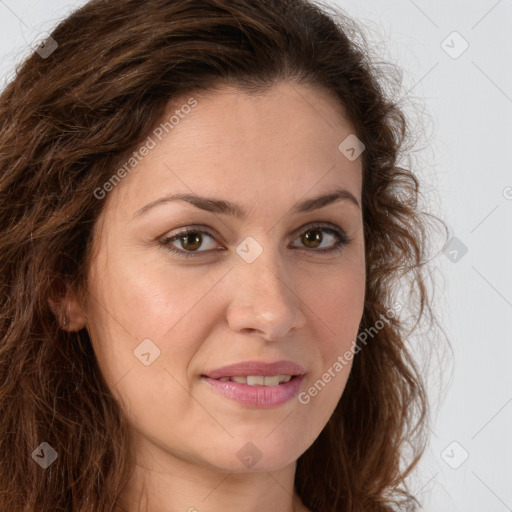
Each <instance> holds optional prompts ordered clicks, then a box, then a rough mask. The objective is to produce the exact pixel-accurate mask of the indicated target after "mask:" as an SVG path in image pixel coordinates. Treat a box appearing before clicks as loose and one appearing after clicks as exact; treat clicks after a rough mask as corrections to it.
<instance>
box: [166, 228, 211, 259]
mask: <svg viewBox="0 0 512 512" xmlns="http://www.w3.org/2000/svg"><path fill="white" fill-rule="evenodd" d="M208 239H210V242H209V244H208ZM160 243H161V244H162V245H163V246H164V247H165V248H166V249H167V250H168V251H170V252H173V253H177V254H179V255H181V256H195V254H197V255H200V254H201V253H202V252H207V251H208V250H211V249H220V247H219V244H216V243H215V239H214V237H213V235H211V234H210V233H208V232H207V231H203V230H199V229H190V228H188V229H184V230H182V231H181V232H179V233H176V234H175V235H173V236H170V237H166V238H164V239H163V240H162V241H161V242H160ZM205 246H206V247H205ZM200 248H201V249H200ZM199 249H200V250H199Z"/></svg>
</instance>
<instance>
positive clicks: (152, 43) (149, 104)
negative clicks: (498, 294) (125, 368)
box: [0, 0, 433, 512]
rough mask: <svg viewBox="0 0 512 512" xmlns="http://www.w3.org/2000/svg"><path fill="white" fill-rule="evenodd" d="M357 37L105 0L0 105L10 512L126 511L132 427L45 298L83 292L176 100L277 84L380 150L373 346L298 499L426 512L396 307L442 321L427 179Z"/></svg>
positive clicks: (374, 209) (205, 5)
mask: <svg viewBox="0 0 512 512" xmlns="http://www.w3.org/2000/svg"><path fill="white" fill-rule="evenodd" d="M357 35H358V29H357V25H356V24H355V22H353V21H352V20H351V19H350V18H348V17H346V16H344V15H343V14H342V12H341V11H339V10H338V11H337V12H336V13H334V14H330V13H329V12H328V8H327V7H325V6H324V7H321V6H319V5H314V4H313V3H311V2H308V1H306V0H291V1H287V0H145V1H144V2H141V1H140V0H92V1H91V2H89V3H88V4H86V5H85V6H84V7H82V8H80V9H79V10H77V11H76V12H74V13H73V14H72V15H70V16H69V17H68V18H67V19H65V20H64V21H62V22H61V23H60V24H59V25H58V26H57V27H56V28H55V30H54V31H53V32H52V33H51V37H52V39H53V40H54V41H56V43H57V44H58V47H56V48H55V45H54V44H53V45H52V44H47V45H46V47H45V48H46V50H45V51H36V52H34V53H33V54H32V55H31V56H30V57H29V58H27V59H26V61H25V62H24V63H23V64H22V65H21V66H20V67H19V69H18V70H17V74H16V76H15V77H14V79H13V80H12V81H11V82H10V83H9V84H8V85H7V87H6V88H5V90H4V91H3V93H2V94H1V96H0V226H1V233H0V283H1V284H0V286H1V293H0V303H1V309H0V340H1V341H0V413H1V415H0V510H2V511H8V512H41V511H43V512H57V511H66V512H90V511H91V510H94V511H98V512H110V511H112V509H113V508H114V505H115V501H116V498H117V497H118V496H119V494H120V492H121V490H122V488H123V486H124V484H125V483H126V482H127V480H128V478H129V475H130V472H131V470H132V469H133V463H134V461H133V459H132V456H131V455H130V448H129V447H130V442H131V439H130V434H129V428H128V423H127V421H126V419H125V418H124V416H123V414H122V413H121V410H120V407H119V405H118V402H117V401H116V400H115V399H114V398H113V396H112V394H111V393H110V391H109V389H108V387H107V385H106V383H105V381H104V379H103V378H102V375H101V373H100V371H99V368H98V365H97V363H96V360H95V355H94V352H93V350H92V347H91V343H90V339H89V336H88V333H87V331H86V329H82V330H81V331H79V332H65V331H63V330H62V329H60V328H59V321H58V319H57V318H56V316H55V315H54V314H53V312H52V310H51V308H50V307H49V302H50V300H54V301H58V300H59V298H62V297H63V295H64V294H65V293H66V290H68V289H69V288H72V289H76V290H82V291H83V293H85V291H84V286H85V276H86V273H87V268H88V264H89V256H90V251H89V249H90V246H91V229H92V227H93V225H94V223H95V220H96V219H97V217H98V215H99V213H100V211H101V209H102V207H103V204H104V201H102V200H101V199H98V198H97V194H94V191H95V190H98V188H101V187H102V186H103V185H104V184H105V183H106V182H107V181H108V180H109V179H110V178H111V177H112V175H113V173H114V171H115V170H116V169H118V166H119V165H120V163H121V162H122V158H124V157H125V155H126V154H127V153H129V152H130V151H133V150H134V148H136V147H137V145H138V144H140V142H141V141H142V140H144V138H145V137H147V134H148V133H150V131H151V130H152V129H153V128H154V127H155V126H156V124H157V122H158V121H159V120H160V119H161V118H162V116H163V115H164V113H165V112H166V109H167V108H168V105H169V104H170V102H172V101H174V100H175V99H177V98H181V97H187V95H188V96H190V95H191V94H192V93H194V92H200V91H207V90H211V89H212V88H214V87H216V86H218V85H222V84H234V85H237V86H239V87H241V88H243V89H244V90H246V91H254V92H262V91H264V90H266V89H267V88H269V87H271V86H272V85H273V84H275V83H276V81H278V80H288V81H290V83H292V82H294V83H303V84H308V85H314V86H317V87H321V88H323V89H325V90H327V91H329V92H330V93H331V95H332V97H333V98H335V99H336V100H338V101H339V102H340V103H341V104H342V105H343V107H344V108H345V111H346V114H347V116H348V118H349V120H350V121H351V123H352V124H353V126H354V127H355V130H356V134H357V137H358V138H359V139H360V140H361V141H363V143H364V145H365V151H364V152H363V154H362V156H361V158H362V159H363V220H364V234H365V246H366V261H367V283H366V304H365V308H364V315H363V319H362V322H361V326H360V332H363V331H364V332H366V331H367V330H368V329H371V328H372V327H373V328H374V331H376V332H372V337H371V341H369V342H368V343H367V345H365V346H364V347H362V349H361V350H360V351H359V352H358V353H357V354H356V356H355V357H354V362H353V367H352V371H351V374H350V377H349V380H348V382H347V385H346V388H345V391H344V393H343V396H342V398H341V400H340V402H339V404H338V406H337V408H336V410H335V412H334V414H333V415H332V417H331V418H330V420H329V422H328V424H327V425H326V427H325V428H324V430H323V431H322V433H321V434H320V436H319V437H318V438H317V440H316V441H315V442H314V444H313V445H312V446H311V447H310V448H309V449H308V450H307V451H306V452H305V453H304V454H303V455H302V456H301V457H300V458H299V460H298V465H297V472H296V477H295V484H296V489H297V492H298V494H299V495H300V497H301V499H302V500H303V502H304V504H305V505H306V506H307V507H308V508H310V509H311V510H312V511H314V512H334V511H338V512H339V511H346V512H355V511H363V510H364V511H365V512H373V511H376V512H377V511H378V512H384V511H390V510H394V509H395V508H396V507H397V506H400V507H404V506H405V504H406V503H409V504H410V506H411V507H412V508H414V503H415V501H416V500H415V499H414V498H413V497H412V496H411V495H410V493H409V492H408V491H407V486H406V481H405V478H406V476H407V475H408V474H409V472H410V471H411V469H412V468H413V467H414V466H415V465H416V463H417V461H418V458H419V456H420V455H421V453H422V450H423V448H424V444H425V439H426V437H425V435H424V434H425V425H426V418H427V410H428V408H427V400H426V394H425V389H424V385H423V383H422V378H421V375H420V373H419V371H418V370H417V368H416V366H415V364H414V361H413V359H412V357H411V355H410V353H409V349H408V346H407V339H408V338H407V337H408V335H409V334H410V333H409V331H408V330H407V328H406V325H405V323H404V319H401V318H400V316H395V317H393V318H389V314H387V312H389V310H390V308H391V307H392V305H393V297H394V293H395V291H396V287H397V285H398V284H399V281H401V283H403V282H405V281H408V282H409V283H410V285H411V289H413V290H414V291H415V293H416V297H417V300H414V301H410V302H409V303H408V304H407V306H406V307H404V309H405V313H406V314H407V315H408V316H409V317H410V318H416V320H417V323H418V322H419V320H420V318H422V316H423V317H424V316H425V315H424V313H425V311H426V310H427V309H428V310H429V311H431V306H430V304H429V297H428V293H427V288H426V286H425V263H426V262H427V261H428V259H427V257H426V255H427V253H426V248H427V245H428V244H427V242H428V236H427V234H428V231H427V227H428V223H427V220H428V219H427V217H428V218H429V219H430V218H432V217H433V216H430V215H428V214H427V213H425V212H423V211H421V209H420V207H419V201H418V199H419V197H420V195H419V194H420V190H419V180H418V178H417V176H415V174H413V172H412V170H411V169H408V168H404V167H401V166H399V165H398V161H399V156H400V154H401V152H402V151H403V150H404V147H405V146H404V144H405V142H406V141H407V136H408V133H409V123H408V121H407V118H406V116H405V114H404V112H403V110H402V108H401V107H400V105H399V104H398V102H396V101H393V100H391V99H390V98H389V97H388V96H387V94H386V92H385V88H384V85H383V83H384V81H383V79H384V80H388V79H389V80H391V75H388V76H384V72H382V71H379V68H378V67H377V66H376V65H375V63H373V62H372V61H371V59H370V58H369V55H370V53H369V51H368V50H369V48H367V47H366V46H365V40H364V38H358V39H357V41H358V42H357V43H356V38H357ZM50 42H51V41H50ZM389 71H390V68H386V73H388V72H389ZM340 142H341V141H340ZM383 315H384V316H386V318H387V320H386V321H385V322H382V320H381V319H382V318H383ZM379 321H380V322H381V324H383V325H382V327H380V328H379V329H375V325H376V324H377V322H379ZM42 442H47V443H48V444H49V445H50V446H51V447H53V448H54V449H55V451H56V452H57V454H58V463H54V464H52V465H50V466H49V467H48V468H47V469H46V470H42V469H41V467H40V466H39V465H38V464H36V463H35V458H34V455H33V453H34V450H36V449H37V448H38V447H39V446H40V445H41V443H42ZM406 452H407V460H404V454H405V453H406Z"/></svg>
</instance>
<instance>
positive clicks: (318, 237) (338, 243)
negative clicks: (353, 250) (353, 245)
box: [295, 224, 350, 254]
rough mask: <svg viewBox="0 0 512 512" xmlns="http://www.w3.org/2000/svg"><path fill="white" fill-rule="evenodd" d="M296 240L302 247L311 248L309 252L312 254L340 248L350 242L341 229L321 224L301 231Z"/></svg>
mask: <svg viewBox="0 0 512 512" xmlns="http://www.w3.org/2000/svg"><path fill="white" fill-rule="evenodd" d="M298 240H300V243H301V244H302V246H303V248H306V249H311V251H309V252H310V253H313V254H314V253H330V252H332V251H336V250H341V249H343V247H344V246H345V245H347V244H348V243H349V242H350V240H349V238H348V236H347V234H346V233H345V232H344V231H343V230H341V229H339V228H332V227H329V226H325V225H323V224H321V225H319V226H316V225H315V226H311V227H309V228H308V229H307V230H306V231H303V232H302V234H301V235H300V236H299V238H298ZM322 244H324V245H322ZM295 247H299V246H295Z"/></svg>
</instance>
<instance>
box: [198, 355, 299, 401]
mask: <svg viewBox="0 0 512 512" xmlns="http://www.w3.org/2000/svg"><path fill="white" fill-rule="evenodd" d="M305 373H306V370H305V369H304V368H303V367H302V366H300V365H298V364H295V363H293V362H291V361H277V362H275V363H264V362H261V361H244V362H241V363H235V364H232V365H229V366H224V367H223V368H218V369H216V370H211V371H208V372H207V373H206V374H205V375H203V376H202V379H203V380H204V382H206V383H207V384H209V385H210V386H212V387H213V388H214V389H215V390H217V391H219V392H220V393H222V394H223V395H224V396H226V397H228V398H231V399H233V400H236V401H237V402H239V403H241V404H243V405H246V406H249V407H257V408H262V409H266V408H270V407H277V406H278V405H281V404H284V403H286V402H287V401H288V400H290V399H291V398H292V397H293V396H295V395H296V394H297V393H298V391H299V389H300V386H301V384H302V382H303V381H304V376H305ZM248 375H263V376H270V375H293V377H292V379H291V380H290V381H288V382H284V383H282V384H278V385H277V386H250V385H249V384H240V383H238V382H231V381H228V382H222V381H220V380H218V379H221V378H223V377H240V376H243V377H247V376H248Z"/></svg>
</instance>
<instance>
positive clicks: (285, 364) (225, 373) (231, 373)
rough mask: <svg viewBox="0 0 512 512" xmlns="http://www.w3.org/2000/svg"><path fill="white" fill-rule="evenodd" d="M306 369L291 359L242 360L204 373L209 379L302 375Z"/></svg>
mask: <svg viewBox="0 0 512 512" xmlns="http://www.w3.org/2000/svg"><path fill="white" fill-rule="evenodd" d="M305 373H306V370H305V369H304V368H303V367H302V366H300V365H299V364H296V363H294V362H292V361H276V362H274V363H265V362H263V361H242V362H240V363H234V364H230V365H228V366H223V367H222V368H217V369H215V370H209V371H208V372H206V373H205V374H204V375H205V376H206V377H210V378H211V379H222V378H223V377H247V376H248V375H262V376H270V375H292V376H293V375H304V374H305Z"/></svg>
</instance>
